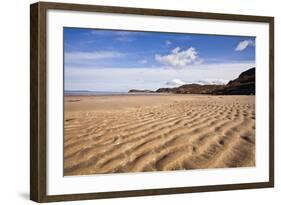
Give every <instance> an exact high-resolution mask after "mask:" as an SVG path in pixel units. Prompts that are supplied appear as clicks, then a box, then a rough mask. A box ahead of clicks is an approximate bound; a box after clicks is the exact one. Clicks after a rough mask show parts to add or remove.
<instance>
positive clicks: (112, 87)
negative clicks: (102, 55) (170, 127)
mask: <svg viewBox="0 0 281 205" xmlns="http://www.w3.org/2000/svg"><path fill="white" fill-rule="evenodd" d="M254 66H255V64H254V62H244V63H242V62H240V63H228V64H219V63H216V64H215V63H214V64H201V65H191V66H190V67H189V69H182V70H175V69H165V68H153V69H152V68H151V67H142V68H104V69H100V68H83V67H79V66H78V67H69V66H66V67H65V89H66V90H93V91H124V92H126V91H128V90H130V89H133V88H135V89H148V90H156V89H158V88H163V87H167V84H166V83H167V82H169V81H171V79H182V80H181V81H182V82H181V81H175V82H176V83H177V82H178V83H183V82H184V83H185V84H188V83H198V82H199V81H202V83H203V81H205V82H207V81H208V82H209V81H211V82H214V81H216V80H217V79H219V80H217V81H221V82H228V81H229V80H233V79H235V78H237V77H238V76H239V74H241V72H243V71H245V70H247V69H249V68H252V67H254ZM206 79H207V80H206Z"/></svg>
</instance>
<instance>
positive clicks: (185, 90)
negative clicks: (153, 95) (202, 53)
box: [156, 68, 256, 95]
mask: <svg viewBox="0 0 281 205" xmlns="http://www.w3.org/2000/svg"><path fill="white" fill-rule="evenodd" d="M255 70H256V69H255V68H251V69H249V70H247V71H245V72H243V73H241V74H240V75H239V76H238V78H236V79H234V80H231V81H229V82H228V83H227V84H226V85H200V84H186V85H182V86H180V87H176V88H159V89H158V90H156V92H157V93H175V94H211V95H255Z"/></svg>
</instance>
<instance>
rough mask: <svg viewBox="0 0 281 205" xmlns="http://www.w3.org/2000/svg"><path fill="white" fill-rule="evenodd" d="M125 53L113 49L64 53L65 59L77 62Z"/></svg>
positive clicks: (121, 55) (115, 56)
mask: <svg viewBox="0 0 281 205" xmlns="http://www.w3.org/2000/svg"><path fill="white" fill-rule="evenodd" d="M124 55H126V54H125V53H120V52H115V51H96V52H68V53H65V61H66V62H68V63H70V62H75V63H76V62H79V61H88V60H101V59H109V58H120V57H123V56H124Z"/></svg>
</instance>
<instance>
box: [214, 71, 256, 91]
mask: <svg viewBox="0 0 281 205" xmlns="http://www.w3.org/2000/svg"><path fill="white" fill-rule="evenodd" d="M255 80H256V69H255V68H251V69H249V70H247V71H245V72H243V73H241V74H240V75H239V77H238V78H236V79H235V80H231V81H229V82H228V84H227V85H225V86H224V87H223V88H222V89H217V90H215V91H214V92H213V93H212V94H215V95H255V93H256V92H255V87H256V86H255Z"/></svg>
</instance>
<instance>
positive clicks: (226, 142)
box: [64, 95, 255, 176]
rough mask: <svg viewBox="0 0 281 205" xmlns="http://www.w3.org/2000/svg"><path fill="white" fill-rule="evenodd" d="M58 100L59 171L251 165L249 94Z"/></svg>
mask: <svg viewBox="0 0 281 205" xmlns="http://www.w3.org/2000/svg"><path fill="white" fill-rule="evenodd" d="M64 101H65V108H64V109H65V113H64V115H65V118H64V175H68V176H69V175H87V174H97V173H120V172H143V171H162V170H183V169H204V168H223V167H248V166H255V97H254V96H207V95H148V96H139V95H138V96H66V97H65V100H64Z"/></svg>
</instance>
